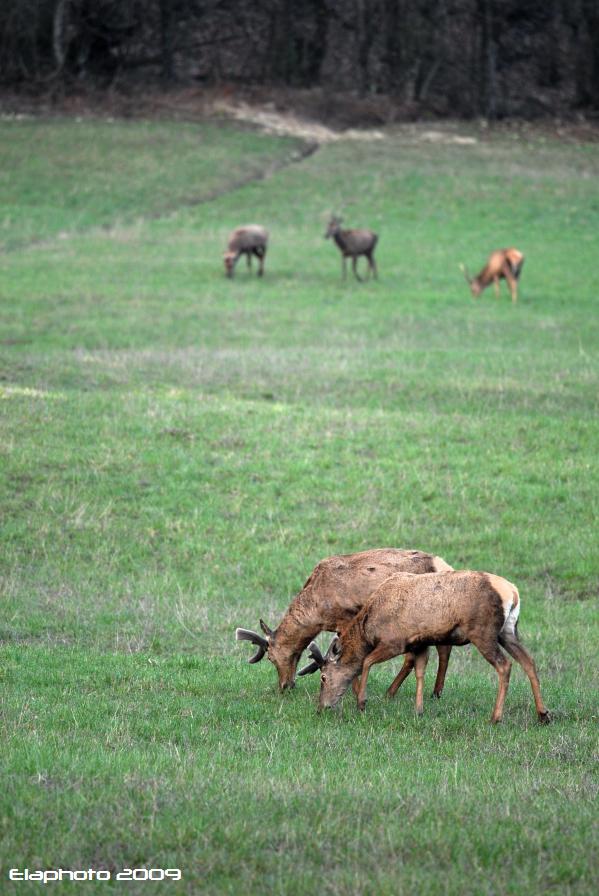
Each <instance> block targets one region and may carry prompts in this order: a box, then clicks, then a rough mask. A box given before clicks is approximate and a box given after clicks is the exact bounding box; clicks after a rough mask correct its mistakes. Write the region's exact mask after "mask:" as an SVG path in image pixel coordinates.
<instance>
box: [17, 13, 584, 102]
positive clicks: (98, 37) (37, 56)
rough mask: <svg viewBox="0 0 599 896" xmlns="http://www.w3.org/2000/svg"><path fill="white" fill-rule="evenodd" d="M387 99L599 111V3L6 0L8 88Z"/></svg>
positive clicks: (51, 90)
mask: <svg viewBox="0 0 599 896" xmlns="http://www.w3.org/2000/svg"><path fill="white" fill-rule="evenodd" d="M159 82H161V83H162V84H163V85H189V84H196V85H198V84H199V85H206V86H208V85H211V86H212V85H222V86H225V87H226V86H228V87H229V88H230V89H231V90H238V89H240V88H241V87H256V86H258V85H261V86H267V87H271V88H272V87H286V88H302V89H310V90H314V89H318V90H320V91H321V92H322V93H324V94H327V95H329V96H330V95H332V94H339V93H348V94H352V95H355V96H356V97H357V98H362V99H364V98H368V97H370V98H376V97H377V96H378V97H380V96H386V97H389V98H391V99H392V101H393V103H394V106H395V108H396V109H397V110H399V114H400V115H401V114H403V115H406V116H408V117H417V116H418V115H423V114H424V115H435V116H452V117H472V116H484V117H485V118H488V119H497V118H503V117H522V118H527V119H532V118H538V117H545V116H568V115H570V116H573V115H584V116H586V117H595V116H596V115H597V113H599V0H2V3H1V4H0V83H1V84H2V86H4V87H5V88H10V89H11V90H14V89H17V90H19V91H27V92H36V91H38V92H39V91H44V92H46V93H47V92H48V91H50V92H55V93H61V92H62V94H64V93H65V92H69V91H73V90H77V89H81V88H93V89H94V90H96V89H104V88H108V87H111V88H114V89H126V88H127V87H133V86H135V85H137V86H141V85H147V86H148V87H149V86H151V85H154V86H156V85H157V84H158V83H159Z"/></svg>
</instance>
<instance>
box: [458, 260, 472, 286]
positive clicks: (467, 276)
mask: <svg viewBox="0 0 599 896" xmlns="http://www.w3.org/2000/svg"><path fill="white" fill-rule="evenodd" d="M458 267H459V269H460V271H461V272H462V274H463V275H464V277H465V278H466V283H472V277H471V276H470V274H469V273H468V271H467V269H466V265H465V264H460V265H458Z"/></svg>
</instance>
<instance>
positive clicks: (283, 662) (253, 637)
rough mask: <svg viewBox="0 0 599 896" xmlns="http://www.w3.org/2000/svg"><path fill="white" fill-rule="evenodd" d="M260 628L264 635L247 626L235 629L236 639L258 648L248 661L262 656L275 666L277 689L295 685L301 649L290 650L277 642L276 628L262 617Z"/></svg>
mask: <svg viewBox="0 0 599 896" xmlns="http://www.w3.org/2000/svg"><path fill="white" fill-rule="evenodd" d="M260 628H261V629H262V631H263V632H264V635H266V637H263V636H262V635H260V634H259V633H258V632H253V631H251V630H250V629H247V628H237V629H235V638H236V640H237V641H251V643H252V644H255V645H256V647H257V648H258V650H257V651H256V653H255V654H254V655H253V656H252V657H250V659H249V660H248V662H249V663H259V662H260V660H261V659H263V657H264V656H267V657H268V659H269V660H270V661H271V663H273V665H274V666H275V667H276V670H277V673H278V676H279V690H281V691H286V690H287V689H288V688H293V687H295V669H296V667H297V661H298V659H299V657H300V654H301V651H300V652H299V653H297V651H295V650H290V649H289V648H288V647H287V646H286V645H285V644H280V643H277V630H276V629H274V630H273V629H271V628H270V627H269V626H268V625H267V624H266V623H265V622H264V620H263V619H261V620H260Z"/></svg>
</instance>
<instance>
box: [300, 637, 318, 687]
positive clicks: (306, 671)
mask: <svg viewBox="0 0 599 896" xmlns="http://www.w3.org/2000/svg"><path fill="white" fill-rule="evenodd" d="M308 650H309V651H310V652H309V654H308V656H309V657H310V659H311V660H312V662H311V663H308V665H307V666H304V668H303V669H300V671H299V672H298V673H297V676H298V678H299V676H300V675H312V674H313V673H314V672H318V670H319V669H322V667H323V666H324V664H325V658H324V656H323V655H322V653H321V650H320V647H319V646H318V644H317V643H316V641H310V643H309V644H308Z"/></svg>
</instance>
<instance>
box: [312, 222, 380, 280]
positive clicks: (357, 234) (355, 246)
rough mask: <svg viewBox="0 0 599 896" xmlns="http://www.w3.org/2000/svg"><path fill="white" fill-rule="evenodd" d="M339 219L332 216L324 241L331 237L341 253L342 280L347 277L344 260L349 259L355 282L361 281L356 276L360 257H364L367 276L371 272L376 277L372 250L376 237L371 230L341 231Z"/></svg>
mask: <svg viewBox="0 0 599 896" xmlns="http://www.w3.org/2000/svg"><path fill="white" fill-rule="evenodd" d="M341 220H342V219H341V218H336V217H335V216H334V215H333V217H332V218H331V220H330V221H329V226H328V227H327V232H326V233H325V235H324V236H325V239H329V237H332V238H333V239H334V240H335V242H336V243H337V246H338V248H339V250H340V252H341V259H342V260H341V264H342V268H343V279H344V280H345V278H346V276H347V270H346V260H347V259H348V258H351V260H352V270H353V272H354V277H355V278H356V280H360V281H361V280H362V278H361V277H360V276H359V275H358V270H357V262H358V257H359V256H360V255H364V256H365V257H366V260H367V261H368V274H369V275H370V272H371V271H372V274H373V276H374V277H376V276H377V270H376V262H375V260H374V249H375V246H376V244H377V241H378V236H377V234H376V233H373V232H372V230H342V229H341V226H340V225H341Z"/></svg>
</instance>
